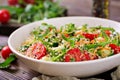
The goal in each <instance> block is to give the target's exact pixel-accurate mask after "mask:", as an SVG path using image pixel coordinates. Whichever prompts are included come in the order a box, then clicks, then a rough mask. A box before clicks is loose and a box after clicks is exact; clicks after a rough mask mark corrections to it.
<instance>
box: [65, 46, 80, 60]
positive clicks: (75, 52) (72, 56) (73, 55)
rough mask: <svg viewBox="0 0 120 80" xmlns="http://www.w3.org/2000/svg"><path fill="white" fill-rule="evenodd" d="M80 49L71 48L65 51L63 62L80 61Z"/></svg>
mask: <svg viewBox="0 0 120 80" xmlns="http://www.w3.org/2000/svg"><path fill="white" fill-rule="evenodd" d="M80 56H81V51H80V49H78V48H73V49H70V50H68V51H67V53H66V55H65V62H71V61H81V58H80Z"/></svg>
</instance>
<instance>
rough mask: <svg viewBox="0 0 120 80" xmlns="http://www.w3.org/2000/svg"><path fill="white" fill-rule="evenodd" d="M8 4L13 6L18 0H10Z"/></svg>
mask: <svg viewBox="0 0 120 80" xmlns="http://www.w3.org/2000/svg"><path fill="white" fill-rule="evenodd" d="M8 4H9V5H11V6H15V5H17V4H18V0H8Z"/></svg>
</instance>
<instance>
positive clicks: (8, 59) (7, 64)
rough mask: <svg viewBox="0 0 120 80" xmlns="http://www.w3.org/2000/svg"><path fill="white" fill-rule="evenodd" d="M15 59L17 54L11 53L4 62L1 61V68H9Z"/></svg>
mask: <svg viewBox="0 0 120 80" xmlns="http://www.w3.org/2000/svg"><path fill="white" fill-rule="evenodd" d="M14 60H16V57H15V55H10V56H9V57H8V58H7V59H6V60H5V61H4V62H2V63H0V69H3V68H8V67H9V66H10V64H11V62H13V61H14Z"/></svg>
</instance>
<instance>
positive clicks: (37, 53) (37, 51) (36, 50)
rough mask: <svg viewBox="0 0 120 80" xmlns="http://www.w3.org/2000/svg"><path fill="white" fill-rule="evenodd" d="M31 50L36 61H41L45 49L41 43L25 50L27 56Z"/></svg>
mask: <svg viewBox="0 0 120 80" xmlns="http://www.w3.org/2000/svg"><path fill="white" fill-rule="evenodd" d="M31 49H32V55H33V56H34V58H36V59H41V58H42V57H43V56H45V55H46V48H45V46H44V45H43V44H41V43H35V44H33V45H32V46H30V47H29V48H28V50H27V54H29V52H31Z"/></svg>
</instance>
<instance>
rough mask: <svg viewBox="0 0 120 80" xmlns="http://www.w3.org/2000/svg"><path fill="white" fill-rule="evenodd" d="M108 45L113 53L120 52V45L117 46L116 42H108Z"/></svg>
mask: <svg viewBox="0 0 120 80" xmlns="http://www.w3.org/2000/svg"><path fill="white" fill-rule="evenodd" d="M109 46H110V47H111V49H113V50H114V54H117V53H119V52H120V47H119V46H117V45H116V44H109Z"/></svg>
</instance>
